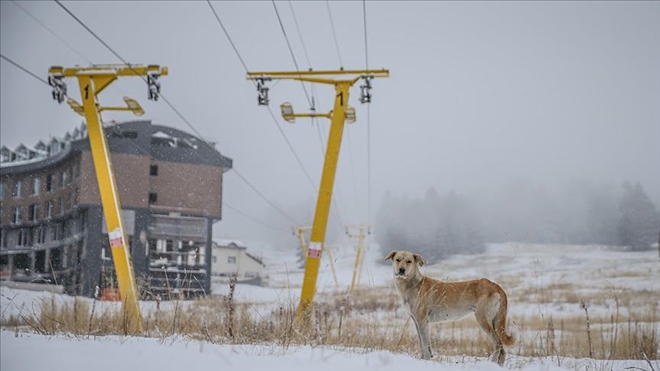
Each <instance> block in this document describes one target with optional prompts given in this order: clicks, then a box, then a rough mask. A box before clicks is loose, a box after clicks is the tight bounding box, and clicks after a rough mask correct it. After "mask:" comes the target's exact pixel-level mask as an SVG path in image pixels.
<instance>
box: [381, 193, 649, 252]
mask: <svg viewBox="0 0 660 371" xmlns="http://www.w3.org/2000/svg"><path fill="white" fill-rule="evenodd" d="M659 233H660V213H659V212H658V209H657V208H656V206H655V205H654V203H653V201H652V200H651V198H650V197H649V196H648V194H647V193H646V192H645V190H644V188H643V187H642V185H641V184H640V183H639V182H636V183H631V182H625V183H623V184H622V186H621V187H616V186H611V185H603V184H596V183H594V182H589V181H575V182H571V183H570V184H568V185H566V186H564V187H562V188H561V189H559V190H555V191H551V190H549V189H548V188H547V187H546V186H544V185H537V184H533V183H530V182H524V181H516V182H510V183H509V184H507V185H505V186H504V187H502V188H501V189H500V190H498V191H496V192H491V193H490V194H488V195H483V194H479V195H474V194H472V195H468V194H461V193H458V192H453V191H452V192H448V193H446V194H439V193H438V192H437V191H436V190H435V188H433V187H431V188H429V189H428V190H427V192H426V194H425V195H424V197H423V198H421V199H412V198H407V197H402V196H398V195H395V194H393V193H392V192H388V193H386V194H385V195H384V197H383V200H382V202H381V205H380V209H379V210H378V213H377V215H376V228H375V238H376V241H377V242H378V243H379V245H380V247H381V250H382V252H383V253H387V252H389V251H390V250H397V249H399V250H409V251H414V252H418V253H420V254H422V255H423V256H424V257H425V258H426V260H428V261H429V262H434V261H437V260H439V259H443V258H445V257H446V256H448V255H451V254H455V253H479V252H483V251H484V249H485V243H486V242H510V241H517V242H534V243H563V244H599V245H618V246H627V247H628V248H630V249H631V250H634V251H638V250H645V249H649V248H651V247H652V245H653V244H654V243H656V242H658V238H659Z"/></svg>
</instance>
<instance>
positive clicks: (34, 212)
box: [28, 204, 39, 222]
mask: <svg viewBox="0 0 660 371" xmlns="http://www.w3.org/2000/svg"><path fill="white" fill-rule="evenodd" d="M28 215H29V216H28V218H29V220H30V221H33V222H36V221H38V220H39V204H32V205H30V209H29V213H28Z"/></svg>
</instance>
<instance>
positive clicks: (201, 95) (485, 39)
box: [0, 1, 660, 242]
mask: <svg viewBox="0 0 660 371" xmlns="http://www.w3.org/2000/svg"><path fill="white" fill-rule="evenodd" d="M63 4H64V5H65V6H66V7H67V8H68V9H69V10H70V11H71V12H73V13H74V14H75V15H76V16H77V17H79V18H80V19H81V20H82V21H83V22H85V23H86V24H87V25H88V26H89V27H90V28H91V29H92V30H93V31H94V32H95V33H96V34H97V35H98V36H99V37H101V38H102V39H103V40H104V41H105V42H106V43H107V44H108V45H110V46H111V47H112V48H113V49H114V50H115V51H116V52H117V53H118V54H120V55H121V56H122V57H123V58H124V59H126V60H127V61H129V62H130V63H143V64H160V65H164V66H168V67H169V71H170V74H169V76H165V77H163V78H162V79H161V84H162V93H163V95H164V96H165V97H166V98H167V100H169V101H170V102H171V103H172V104H173V105H174V106H175V107H176V109H177V110H178V111H179V112H180V113H181V114H182V115H183V116H184V117H185V119H186V120H187V121H188V123H189V124H190V125H192V126H193V127H194V128H195V130H196V131H198V132H199V133H201V135H202V136H203V137H204V139H207V140H209V141H213V142H216V143H217V144H216V148H217V149H218V150H219V151H221V152H222V153H223V155H225V156H228V157H230V158H232V159H233V160H234V170H230V171H228V172H227V173H226V174H225V183H224V201H225V202H226V203H227V204H228V205H230V206H231V207H232V208H228V207H225V209H224V219H223V221H221V222H219V223H217V224H216V226H215V229H214V233H215V235H217V236H224V237H234V238H240V239H244V240H248V241H250V240H259V239H268V240H271V241H276V239H278V238H282V239H283V240H284V239H286V238H289V237H290V233H291V232H290V229H291V226H292V225H293V221H295V222H296V223H298V224H303V225H305V224H311V220H312V216H313V209H314V206H315V202H316V193H317V187H318V184H319V181H320V176H321V171H322V165H323V151H324V147H325V141H326V139H327V131H328V128H329V122H328V121H327V120H319V121H318V122H313V123H312V122H311V121H309V120H305V119H298V120H297V121H296V123H295V124H293V125H291V124H289V123H287V122H284V121H283V120H282V119H281V118H280V117H279V105H280V104H281V103H282V102H285V101H287V102H291V103H292V105H293V107H294V109H295V110H296V111H297V112H304V111H307V110H308V108H309V104H308V102H307V99H306V97H305V94H304V92H303V89H302V88H301V85H300V84H299V83H297V82H293V81H280V82H276V83H275V82H272V83H270V84H269V87H270V102H271V103H270V107H271V109H272V111H273V113H275V115H276V118H277V122H275V121H274V120H273V119H272V117H271V115H270V113H269V111H268V109H266V108H265V107H260V106H257V92H256V90H255V88H254V85H253V84H252V83H251V82H250V81H248V80H246V78H245V72H246V71H245V69H244V67H243V65H242V64H241V61H240V60H239V58H238V56H237V55H236V53H235V51H234V49H233V48H232V45H231V44H230V43H229V41H228V40H227V37H226V36H225V34H224V33H223V30H222V28H221V27H220V25H219V24H218V22H217V21H216V19H215V17H214V15H213V13H212V11H211V9H210V8H209V5H208V4H207V3H206V2H153V1H149V2H102V1H86V2H73V1H71V2H64V3H63ZM274 4H275V5H276V6H277V12H278V13H279V15H280V17H281V20H282V25H283V27H284V29H285V31H286V35H287V37H288V40H289V42H290V44H291V48H292V51H293V54H294V55H295V58H296V62H297V63H298V65H299V67H300V69H302V70H306V69H308V68H310V67H311V68H314V69H317V70H321V69H338V68H340V67H344V68H346V69H364V68H366V65H367V59H368V67H369V68H373V69H380V68H387V69H389V70H390V77H389V78H383V79H375V80H374V81H373V89H372V95H373V100H372V104H371V105H370V106H369V107H367V106H366V105H363V104H360V103H359V102H358V98H359V89H358V88H357V86H355V87H354V88H353V90H352V91H351V94H352V95H351V97H350V104H351V105H352V106H354V107H355V108H356V111H357V118H358V120H357V122H356V123H354V124H351V125H347V127H346V130H345V131H344V137H343V143H342V147H341V153H340V161H339V166H338V170H337V178H336V183H335V192H334V200H335V201H336V203H335V204H333V215H332V217H331V221H332V222H333V223H334V226H333V229H332V230H331V232H329V235H328V238H329V239H330V240H331V239H333V238H336V237H335V236H336V235H340V234H341V229H340V228H338V225H339V224H341V225H350V224H358V223H361V224H365V223H370V224H374V223H375V222H376V215H377V214H378V212H379V210H381V208H382V207H383V205H382V203H383V200H384V199H385V197H386V196H385V195H386V193H387V192H389V194H390V195H391V196H394V197H400V198H409V199H420V200H421V199H423V198H424V197H425V195H426V193H427V192H428V191H429V189H431V188H433V189H434V190H435V191H436V192H437V193H438V194H439V195H445V194H447V193H449V192H456V193H458V194H460V195H464V196H465V197H468V198H469V199H470V200H473V201H474V202H475V203H476V204H478V205H481V206H479V207H480V208H481V210H482V211H481V213H480V216H481V219H482V222H483V224H484V225H485V226H486V228H494V227H493V225H495V224H497V225H500V224H501V223H502V221H503V220H507V218H513V217H512V215H515V218H519V219H524V218H526V217H527V216H529V215H537V216H538V215H539V214H540V213H544V212H545V210H547V207H546V208H544V207H545V206H544V207H539V206H538V205H539V204H545V205H546V206H547V205H550V206H552V207H553V208H554V209H555V212H554V214H553V215H554V216H557V217H558V218H562V216H563V215H565V216H566V218H565V220H566V223H570V221H571V220H574V219H573V218H572V215H574V214H575V213H579V212H580V211H579V210H577V211H576V208H575V207H574V206H575V203H574V202H573V199H571V197H570V195H571V194H573V195H574V194H575V192H576V189H578V188H579V189H580V192H583V191H584V192H587V191H585V190H588V189H591V190H593V189H601V190H604V191H603V192H609V193H611V194H612V197H611V199H612V200H613V202H614V203H616V202H618V197H619V196H620V192H621V184H622V183H623V182H624V181H631V182H640V184H641V185H642V186H643V188H644V190H645V191H646V192H647V193H648V195H649V196H650V198H651V200H652V201H653V202H654V203H655V205H656V207H657V206H658V205H659V204H660V3H658V2H403V1H401V2H389V1H388V2H377V1H368V2H366V4H363V3H362V2H359V1H355V2H334V1H333V2H329V3H326V2H297V1H295V2H283V1H277V2H275V3H272V2H265V1H264V2H228V1H222V2H215V3H213V6H214V8H215V10H216V11H217V13H218V16H219V17H220V19H221V20H222V22H223V24H224V26H225V27H226V29H227V32H228V33H229V35H230V37H231V39H232V41H233V43H234V45H235V46H236V49H237V50H238V52H239V54H240V57H241V58H242V59H243V61H244V62H245V64H246V65H247V68H248V69H249V70H250V71H291V70H295V65H294V61H293V59H292V57H291V54H290V52H289V49H288V47H287V42H286V39H285V37H284V36H283V33H282V30H281V28H280V23H279V21H278V18H277V14H276V12H275V9H274ZM19 5H20V7H19V6H17V4H16V3H14V2H9V1H2V2H1V3H0V14H1V24H0V27H1V28H0V31H1V32H0V42H1V43H0V45H1V49H2V54H3V55H4V56H6V57H9V58H11V59H12V60H14V61H15V62H17V63H19V64H21V65H22V66H23V67H25V68H26V69H28V70H30V71H32V72H34V73H36V74H38V75H40V76H41V77H42V78H44V79H45V78H46V76H47V71H48V68H49V67H50V66H52V65H61V66H73V65H76V64H78V65H83V66H84V65H88V64H89V63H90V62H91V63H97V64H106V63H120V61H119V60H118V59H117V58H116V57H115V56H114V55H113V54H112V53H111V52H110V51H108V50H107V49H105V47H104V46H103V45H102V44H101V43H100V42H98V41H97V40H95V39H94V37H93V36H91V35H90V34H89V33H88V32H87V31H85V30H84V29H83V28H82V27H81V26H80V25H79V24H77V23H76V21H75V20H74V19H73V18H71V17H70V16H69V15H68V14H67V13H66V12H64V11H63V9H62V8H61V7H60V6H58V5H57V4H56V3H55V2H19ZM363 5H366V6H365V7H366V21H367V23H366V25H367V26H366V29H367V48H366V49H367V52H366V55H367V58H365V42H364V40H365V34H364V19H365V15H364V13H363ZM21 7H22V8H24V9H25V10H27V11H28V12H29V13H30V14H32V16H33V17H34V18H36V19H37V20H38V21H36V20H35V19H34V18H32V17H31V16H30V15H28V14H27V13H26V12H25V11H24V10H22V9H21ZM328 9H330V14H331V16H332V20H333V21H334V26H335V29H334V31H335V34H336V41H337V42H336V44H335V39H334V37H333V29H332V27H331V23H330V19H331V17H330V16H329V12H328ZM292 11H293V12H292ZM294 14H295V19H294V16H293V15H294ZM39 22H40V23H41V24H40V23H39ZM296 22H297V25H298V28H297V27H296ZM49 29H50V31H49ZM298 29H299V30H300V33H298ZM301 40H302V42H303V43H304V48H303V43H301ZM0 67H1V71H0V77H1V80H0V81H1V87H0V93H1V106H2V109H1V110H0V119H1V127H0V135H1V139H2V140H1V142H2V145H6V146H8V147H10V148H14V147H16V146H17V145H18V144H19V143H25V144H26V145H33V144H35V143H36V142H37V141H38V140H43V139H48V137H49V136H62V135H64V133H65V132H67V131H70V130H72V129H73V128H74V127H75V126H76V125H79V124H80V122H81V117H80V116H78V115H76V114H75V113H74V112H73V111H72V110H71V109H70V108H69V107H68V106H66V105H58V104H57V103H56V102H55V101H53V100H52V99H51V95H50V87H48V86H46V85H44V84H43V83H42V82H39V81H37V80H36V79H34V78H32V77H30V76H29V75H27V74H25V73H24V72H22V71H20V70H19V69H17V68H16V67H14V66H12V65H11V64H9V63H7V62H6V61H5V60H2V63H1V64H0ZM67 83H68V85H69V92H70V93H71V95H72V96H74V97H76V96H77V94H76V93H77V91H78V88H77V86H76V81H75V80H72V79H70V80H68V81H67ZM307 89H308V90H309V91H310V92H311V91H312V90H311V88H310V87H309V86H308V87H307ZM315 91H316V94H315V102H316V108H317V110H318V111H319V112H327V111H329V110H330V107H331V104H332V99H333V95H334V92H333V90H332V89H331V88H330V87H328V86H322V85H318V86H316V87H315ZM123 95H128V96H130V97H132V98H135V99H137V100H139V101H140V103H141V104H142V106H143V107H144V109H145V111H146V114H145V116H144V118H147V119H151V120H153V122H155V123H159V124H164V125H169V126H173V127H176V128H179V129H182V130H185V131H187V132H192V130H191V128H190V127H189V126H188V124H187V123H186V122H185V121H184V120H182V119H181V118H180V117H179V116H178V115H177V114H176V113H175V112H174V111H173V110H172V109H171V108H170V107H168V106H167V105H166V104H165V103H164V102H162V100H161V101H158V102H153V101H148V100H147V89H146V87H145V86H144V83H143V82H142V81H141V80H140V79H137V78H122V79H120V80H119V81H117V82H115V83H114V84H113V85H112V86H111V87H110V88H109V89H108V91H107V92H104V93H103V94H102V95H101V99H100V100H101V103H103V104H106V105H113V104H117V103H118V102H121V97H122V96H123ZM103 119H104V120H105V121H109V120H118V121H122V120H130V119H132V117H131V116H130V115H129V114H126V113H112V112H106V113H104V114H103ZM287 141H288V143H287ZM289 143H290V146H291V147H289ZM291 148H293V151H292V150H291ZM294 151H295V154H294ZM298 161H300V163H301V164H302V166H300V164H299V162H298ZM306 173H307V174H308V175H309V178H311V180H312V182H310V181H309V179H308V176H307V175H306ZM238 174H240V176H239V175H238ZM242 178H244V179H247V180H248V181H249V183H250V184H251V185H252V186H253V187H254V188H256V189H257V190H258V191H259V192H260V193H261V194H262V195H263V196H264V197H265V198H267V199H268V201H269V202H270V203H269V202H266V201H265V200H264V199H263V198H262V197H261V196H260V195H259V194H257V193H256V192H254V190H253V189H252V187H251V186H249V185H248V184H246V183H245V182H244V180H243V179H242ZM312 183H313V184H312ZM576 184H581V185H582V186H580V187H577V186H576ZM585 184H587V185H585ZM530 190H535V191H533V192H531V191H530ZM271 204H274V205H276V206H277V207H278V209H275V208H274V207H272V205H271ZM237 210H238V211H237ZM280 211H282V212H284V213H285V214H286V215H287V216H286V217H285V216H284V215H282V212H280ZM396 217H398V218H401V219H406V220H408V221H410V220H415V218H416V217H418V216H416V215H397V216H396ZM291 219H293V221H292V220H291ZM527 219H529V218H527ZM489 226H490V227H489ZM376 228H377V226H376ZM515 228H516V227H515V226H513V225H509V226H503V227H502V228H500V229H499V230H498V232H497V233H499V237H498V239H506V237H507V235H509V236H511V238H516V237H515V236H519V235H521V234H522V233H524V231H521V230H514V229H515ZM508 229H510V230H508ZM507 233H508V234H507ZM294 242H295V240H294Z"/></svg>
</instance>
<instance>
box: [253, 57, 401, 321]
mask: <svg viewBox="0 0 660 371" xmlns="http://www.w3.org/2000/svg"><path fill="white" fill-rule="evenodd" d="M389 75H390V72H389V71H388V70H386V69H382V70H343V69H342V70H338V71H328V70H322V71H313V70H312V71H287V72H278V71H272V72H247V79H248V80H254V81H256V87H257V91H258V92H259V95H258V97H257V102H258V103H259V105H268V102H269V99H268V91H269V88H268V87H266V86H265V85H266V83H267V82H269V81H272V80H298V81H306V82H312V83H320V84H329V85H334V87H335V99H334V106H333V109H332V111H330V113H329V114H328V115H327V116H326V115H323V117H328V116H329V118H330V131H329V133H328V144H327V147H326V150H325V160H324V164H323V174H322V175H321V183H320V185H319V194H318V198H317V201H316V209H315V212H314V222H313V223H312V232H311V235H310V238H309V246H307V258H306V260H305V276H304V278H303V284H302V290H301V294H300V304H299V305H298V320H299V322H300V323H301V324H302V325H304V326H306V325H308V324H309V323H310V322H309V319H311V314H312V311H311V309H312V304H313V301H314V295H315V293H316V280H317V278H318V273H319V265H320V262H321V255H322V253H323V246H324V244H325V233H326V228H327V225H328V214H329V213H330V204H331V202H332V190H333V187H334V183H335V173H336V171H337V162H338V159H339V149H340V147H341V140H342V134H343V132H344V124H345V123H346V122H347V121H348V122H352V121H355V109H352V108H351V107H349V106H348V95H349V91H350V88H351V87H352V86H353V84H355V83H356V82H357V81H358V80H360V79H363V80H364V85H361V86H360V89H361V90H362V95H361V97H360V101H361V102H362V103H369V102H371V94H370V93H369V90H370V89H371V83H370V81H371V80H372V79H373V78H376V77H389ZM332 76H346V78H337V79H333V78H331V77H332ZM281 108H282V116H283V117H284V119H285V120H287V121H289V122H292V121H294V120H295V118H296V117H303V116H302V115H296V114H295V113H294V112H293V108H292V107H291V104H288V105H283V106H282V107H281ZM303 115H305V116H307V115H309V116H310V117H318V116H321V115H319V114H317V113H313V115H314V116H312V114H303Z"/></svg>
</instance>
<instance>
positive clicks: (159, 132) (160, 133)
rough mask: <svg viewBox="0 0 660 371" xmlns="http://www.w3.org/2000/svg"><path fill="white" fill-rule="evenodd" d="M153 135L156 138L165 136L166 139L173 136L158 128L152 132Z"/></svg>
mask: <svg viewBox="0 0 660 371" xmlns="http://www.w3.org/2000/svg"><path fill="white" fill-rule="evenodd" d="M151 136H152V137H154V138H164V139H169V138H172V136H171V135H168V134H165V133H163V132H162V131H160V130H158V131H157V132H155V133H153V134H151Z"/></svg>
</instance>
